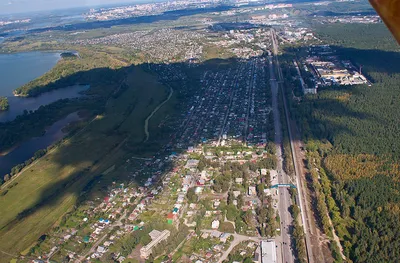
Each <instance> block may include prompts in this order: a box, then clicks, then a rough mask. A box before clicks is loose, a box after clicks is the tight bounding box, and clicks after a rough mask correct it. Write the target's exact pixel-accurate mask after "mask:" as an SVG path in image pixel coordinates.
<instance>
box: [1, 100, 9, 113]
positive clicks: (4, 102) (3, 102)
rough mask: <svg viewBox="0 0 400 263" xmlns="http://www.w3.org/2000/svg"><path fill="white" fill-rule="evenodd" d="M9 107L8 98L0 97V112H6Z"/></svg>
mask: <svg viewBox="0 0 400 263" xmlns="http://www.w3.org/2000/svg"><path fill="white" fill-rule="evenodd" d="M9 107H10V105H9V104H8V99H7V97H0V111H6V110H8V108H9Z"/></svg>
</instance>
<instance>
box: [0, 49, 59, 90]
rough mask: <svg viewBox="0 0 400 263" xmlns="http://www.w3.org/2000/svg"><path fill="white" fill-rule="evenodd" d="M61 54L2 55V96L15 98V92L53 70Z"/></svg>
mask: <svg viewBox="0 0 400 263" xmlns="http://www.w3.org/2000/svg"><path fill="white" fill-rule="evenodd" d="M59 59H60V53H53V52H23V53H15V54H0V80H1V83H0V96H7V97H8V96H13V93H12V92H13V90H15V89H16V88H18V87H20V86H22V85H24V84H26V83H28V82H29V81H31V80H34V79H36V78H38V77H40V76H42V75H43V74H44V73H46V72H47V71H49V70H50V69H52V68H53V67H54V66H55V65H56V64H57V62H58V60H59Z"/></svg>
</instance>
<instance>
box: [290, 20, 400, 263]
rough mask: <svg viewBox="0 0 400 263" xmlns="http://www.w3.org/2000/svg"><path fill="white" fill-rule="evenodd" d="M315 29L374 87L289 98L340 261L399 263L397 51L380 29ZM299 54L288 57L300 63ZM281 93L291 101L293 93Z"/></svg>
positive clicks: (399, 90)
mask: <svg viewBox="0 0 400 263" xmlns="http://www.w3.org/2000/svg"><path fill="white" fill-rule="evenodd" d="M318 31H320V36H321V37H322V40H323V41H326V42H327V43H333V45H334V49H335V50H336V53H337V55H338V56H340V57H342V58H345V59H350V60H351V61H352V62H353V63H354V64H355V65H357V66H360V65H361V66H362V67H363V73H364V74H365V75H366V76H367V77H368V78H369V79H370V80H371V81H372V83H373V85H372V86H371V87H369V86H367V85H360V86H353V87H328V88H321V89H319V91H318V94H317V95H307V96H306V97H304V99H303V100H302V101H301V102H297V101H294V100H292V101H291V103H290V108H291V114H292V116H293V117H294V118H295V119H296V120H297V123H298V125H299V127H300V129H301V131H302V135H303V140H304V141H305V143H306V145H307V150H308V151H309V152H314V153H315V154H317V155H314V156H318V157H316V158H320V162H321V166H322V167H321V169H320V170H318V171H319V173H320V175H319V176H318V175H315V176H316V178H318V177H319V178H320V179H319V180H320V185H321V187H322V190H320V193H321V195H322V194H323V195H324V197H326V198H325V203H326V206H327V208H328V211H329V215H330V217H331V219H332V222H333V225H334V227H335V230H336V232H337V234H338V236H339V238H340V239H341V243H342V246H343V249H344V254H345V256H346V257H347V258H349V261H350V260H351V261H353V262H371V263H375V262H398V260H399V258H400V238H399V236H400V225H399V222H400V185H399V180H400V169H399V164H400V109H399V107H400V85H399V83H400V63H399V61H400V52H399V46H398V45H397V43H396V42H395V40H394V39H393V37H392V36H391V35H390V33H389V32H388V30H387V29H386V28H385V27H384V25H382V24H376V25H359V24H353V25H344V24H334V25H324V26H320V27H319V28H318ZM297 51H299V50H297ZM301 54H302V52H297V53H296V52H293V53H292V55H294V56H297V58H298V59H301V57H300V56H301ZM286 93H287V96H288V95H289V96H288V97H291V96H290V95H291V90H286ZM327 145H331V147H327ZM325 173H326V175H325ZM321 175H323V176H321ZM315 176H314V177H315ZM327 178H328V179H329V181H328V180H326V179H327ZM331 197H333V199H332V198H331ZM321 208H323V204H321ZM325 228H326V231H328V229H327V227H326V226H325Z"/></svg>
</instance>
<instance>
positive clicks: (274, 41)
mask: <svg viewBox="0 0 400 263" xmlns="http://www.w3.org/2000/svg"><path fill="white" fill-rule="evenodd" d="M271 39H272V44H273V50H274V52H273V53H274V56H275V63H276V69H277V72H278V77H279V80H283V75H282V70H281V67H280V65H279V59H278V57H277V55H278V41H277V39H276V34H275V30H273V29H271ZM278 88H279V87H278ZM283 106H284V109H285V117H286V122H287V126H288V131H289V140H290V146H291V151H292V156H293V164H294V170H295V177H296V186H297V190H298V195H299V198H298V199H299V204H300V212H301V219H302V225H303V228H304V234H305V245H306V250H307V259H308V262H309V263H314V257H313V249H312V244H311V239H310V237H311V236H312V233H311V232H310V231H311V228H310V227H308V226H309V221H308V220H309V219H310V217H312V215H309V213H307V211H309V209H308V208H307V198H306V193H305V192H304V190H303V189H302V187H303V185H302V180H301V176H302V173H301V172H300V167H299V164H298V162H297V161H298V159H297V155H296V150H295V149H296V147H295V143H296V142H295V140H294V137H293V132H292V126H291V123H290V118H289V112H288V109H287V106H286V99H285V98H284V99H283ZM297 144H298V145H297V146H298V147H299V140H298V139H297ZM310 220H312V219H310ZM319 254H320V253H319ZM321 262H323V261H321Z"/></svg>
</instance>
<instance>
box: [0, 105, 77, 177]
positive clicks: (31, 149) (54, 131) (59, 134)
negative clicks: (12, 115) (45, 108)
mask: <svg viewBox="0 0 400 263" xmlns="http://www.w3.org/2000/svg"><path fill="white" fill-rule="evenodd" d="M79 120H81V118H80V117H79V115H78V113H77V112H74V113H71V114H69V115H68V116H66V117H65V118H64V119H61V120H59V121H57V122H55V123H53V125H51V126H50V127H48V128H47V129H46V133H45V134H44V135H43V136H41V137H35V138H31V139H30V140H28V141H25V142H23V143H21V144H19V145H18V146H17V147H16V148H14V149H13V150H12V151H11V152H9V153H8V154H7V155H4V156H0V176H4V175H5V174H7V173H9V172H10V170H11V168H13V167H14V166H15V165H17V164H20V163H23V162H25V161H26V160H28V159H30V158H31V157H32V156H33V155H34V153H35V152H36V151H38V150H41V149H45V148H47V147H48V146H50V145H52V144H53V143H54V142H56V141H59V140H61V139H62V138H63V137H64V136H65V135H66V134H65V133H64V132H63V131H62V129H63V128H64V127H65V126H67V125H68V124H69V123H71V122H75V121H79Z"/></svg>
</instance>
